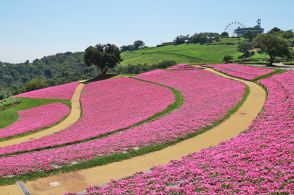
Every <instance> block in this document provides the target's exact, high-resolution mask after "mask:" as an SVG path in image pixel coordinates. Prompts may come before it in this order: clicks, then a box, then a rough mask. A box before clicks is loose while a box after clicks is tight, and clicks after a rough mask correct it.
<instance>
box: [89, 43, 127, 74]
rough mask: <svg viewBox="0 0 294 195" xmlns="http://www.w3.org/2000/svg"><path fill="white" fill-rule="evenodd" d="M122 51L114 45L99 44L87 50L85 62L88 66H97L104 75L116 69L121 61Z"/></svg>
mask: <svg viewBox="0 0 294 195" xmlns="http://www.w3.org/2000/svg"><path fill="white" fill-rule="evenodd" d="M121 60H122V59H121V56H120V50H119V48H118V47H117V46H116V45H113V44H105V45H101V44H98V45H96V46H94V47H93V46H90V47H88V48H87V49H86V50H85V54H84V62H85V64H86V65H87V66H92V65H94V66H96V67H97V68H98V69H99V70H100V73H101V74H102V75H105V74H106V72H107V70H108V69H109V68H114V67H115V66H116V65H117V64H119V62H120V61H121Z"/></svg>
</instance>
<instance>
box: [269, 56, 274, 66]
mask: <svg viewBox="0 0 294 195" xmlns="http://www.w3.org/2000/svg"><path fill="white" fill-rule="evenodd" d="M269 62H270V64H269V65H270V66H273V63H274V62H275V57H274V56H270V60H269Z"/></svg>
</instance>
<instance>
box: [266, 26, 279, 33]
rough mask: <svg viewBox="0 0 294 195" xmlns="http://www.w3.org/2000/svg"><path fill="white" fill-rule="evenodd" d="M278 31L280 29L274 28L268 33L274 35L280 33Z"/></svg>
mask: <svg viewBox="0 0 294 195" xmlns="http://www.w3.org/2000/svg"><path fill="white" fill-rule="evenodd" d="M280 31H281V29H279V28H278V27H274V28H272V29H271V30H270V31H269V33H276V32H280Z"/></svg>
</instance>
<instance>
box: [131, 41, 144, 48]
mask: <svg viewBox="0 0 294 195" xmlns="http://www.w3.org/2000/svg"><path fill="white" fill-rule="evenodd" d="M133 45H134V49H135V50H137V49H140V47H144V46H145V43H144V42H143V41H141V40H137V41H135V42H134V44H133Z"/></svg>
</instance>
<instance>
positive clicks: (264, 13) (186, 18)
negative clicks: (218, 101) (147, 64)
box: [0, 0, 294, 62]
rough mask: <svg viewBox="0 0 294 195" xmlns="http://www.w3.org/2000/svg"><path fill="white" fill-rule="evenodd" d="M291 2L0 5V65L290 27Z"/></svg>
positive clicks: (54, 0)
mask: <svg viewBox="0 0 294 195" xmlns="http://www.w3.org/2000/svg"><path fill="white" fill-rule="evenodd" d="M293 8H294V0H0V61H7V62H24V61H25V60H26V59H29V60H33V59H35V58H41V57H43V56H45V55H51V54H55V53H57V52H66V51H83V50H84V49H85V48H86V47H87V46H89V45H94V44H97V43H107V42H110V43H115V44H117V45H119V46H121V45H123V44H131V43H132V42H133V41H135V40H137V39H141V40H143V41H145V43H146V44H147V45H149V46H152V45H156V44H158V43H160V42H163V41H171V40H173V39H174V38H175V36H177V35H179V34H193V33H195V32H207V31H211V32H222V31H224V28H225V26H226V25H227V24H228V23H229V22H231V21H236V20H237V21H241V22H243V23H244V24H245V25H247V26H254V25H255V22H256V20H257V18H261V19H262V27H264V28H265V30H269V29H271V28H272V27H275V26H278V27H280V28H282V29H284V30H288V29H293V28H294V11H293Z"/></svg>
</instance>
